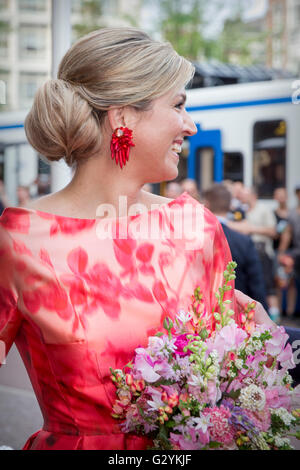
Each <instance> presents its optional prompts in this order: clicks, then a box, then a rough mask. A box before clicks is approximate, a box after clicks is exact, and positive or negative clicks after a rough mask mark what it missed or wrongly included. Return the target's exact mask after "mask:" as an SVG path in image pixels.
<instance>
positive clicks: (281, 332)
mask: <svg viewBox="0 0 300 470" xmlns="http://www.w3.org/2000/svg"><path fill="white" fill-rule="evenodd" d="M271 334H272V338H271V339H268V340H267V341H266V343H265V344H266V352H267V354H270V355H271V356H273V357H274V356H277V355H278V354H280V353H281V351H282V350H283V349H284V346H285V344H286V342H287V340H288V337H289V336H288V335H287V334H286V333H285V329H284V328H283V326H278V327H276V329H275V330H273V331H272V332H271Z"/></svg>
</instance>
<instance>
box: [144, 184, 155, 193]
mask: <svg viewBox="0 0 300 470" xmlns="http://www.w3.org/2000/svg"><path fill="white" fill-rule="evenodd" d="M143 190H144V191H147V192H148V193H152V191H153V188H152V184H150V183H146V184H144V186H143Z"/></svg>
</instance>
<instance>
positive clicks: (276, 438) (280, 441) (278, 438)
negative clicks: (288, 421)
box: [274, 434, 290, 447]
mask: <svg viewBox="0 0 300 470" xmlns="http://www.w3.org/2000/svg"><path fill="white" fill-rule="evenodd" d="M274 444H275V446H276V447H282V446H284V444H288V445H290V440H289V438H288V437H281V436H279V435H278V434H275V436H274Z"/></svg>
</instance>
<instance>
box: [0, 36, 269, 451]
mask: <svg viewBox="0 0 300 470" xmlns="http://www.w3.org/2000/svg"><path fill="white" fill-rule="evenodd" d="M193 71H194V70H193V66H192V65H191V64H190V63H189V62H188V61H187V60H185V59H184V58H182V57H180V56H178V54H177V53H176V52H175V51H174V50H173V49H172V48H171V46H170V45H169V44H161V43H159V42H156V41H153V40H151V39H150V38H149V37H148V36H147V35H146V34H145V33H143V32H141V31H138V30H136V29H103V30H99V31H95V32H93V33H91V34H90V35H88V36H86V37H84V38H82V39H81V40H79V41H78V42H77V43H76V44H74V45H73V46H72V47H71V49H70V50H69V51H68V52H67V53H66V55H65V56H64V58H63V59H62V62H61V64H60V68H59V72H58V79H57V80H50V81H49V82H47V83H46V84H45V85H44V86H42V87H41V89H40V90H39V91H38V92H37V95H36V97H35V101H34V104H33V107H32V109H31V111H30V113H29V115H28V117H27V119H26V123H25V129H26V134H27V137H28V140H29V142H30V143H31V144H32V146H33V147H34V148H35V149H36V150H38V151H39V152H40V153H41V154H42V155H45V156H46V157H47V158H48V160H49V161H56V160H59V159H60V158H65V161H66V162H67V164H68V165H70V166H71V167H72V168H73V170H74V176H73V179H72V181H71V182H70V183H69V184H68V185H67V186H66V187H65V188H64V189H62V190H61V191H58V192H57V193H55V194H51V195H48V196H45V197H43V198H41V199H39V200H37V201H35V202H33V203H32V204H31V206H30V207H26V208H8V209H6V211H5V213H4V214H3V216H2V218H1V224H0V227H1V232H0V241H1V261H2V263H1V272H0V284H1V290H0V295H1V297H0V298H1V304H2V305H1V311H0V315H1V317H0V320H1V322H0V339H1V340H2V341H4V342H5V343H6V351H7V352H8V350H9V347H10V345H11V343H12V342H13V341H15V342H16V344H17V347H18V349H19V351H20V354H21V356H22V358H23V360H24V363H25V365H26V368H27V370H28V373H29V376H30V378H31V382H32V385H33V388H34V390H35V392H36V395H37V398H38V400H39V403H40V406H41V409H42V413H43V415H44V419H45V424H44V426H43V429H42V430H40V431H38V432H37V433H36V434H35V435H34V436H32V437H31V438H30V439H29V440H28V442H27V443H26V445H25V447H24V449H145V448H146V447H147V444H148V441H147V439H145V438H141V437H135V436H132V435H127V434H126V435H125V434H122V433H121V432H120V428H119V426H118V423H117V422H116V421H115V420H114V419H113V418H112V417H111V406H112V400H113V397H114V386H113V384H112V382H111V380H110V372H109V368H110V367H112V368H116V367H119V368H121V367H123V366H124V365H125V364H126V363H127V362H128V361H129V360H130V359H131V358H132V357H133V353H134V350H135V348H136V347H137V346H139V345H142V344H146V341H147V337H148V336H149V335H150V334H153V333H155V331H157V330H158V329H161V328H162V322H163V319H164V317H165V316H166V315H169V316H170V315H174V314H176V313H177V310H178V309H179V308H187V307H188V305H189V303H190V299H191V294H192V292H193V289H194V288H195V287H196V286H197V285H200V286H201V288H202V289H203V293H204V307H205V312H206V313H205V312H204V316H205V320H206V323H207V325H208V327H210V328H213V318H212V315H211V313H210V312H211V311H212V309H213V308H215V307H217V306H216V298H215V296H214V292H215V291H216V290H217V289H218V287H219V286H220V285H221V284H222V281H223V271H224V269H225V266H226V264H227V262H228V260H229V259H230V253H229V249H228V246H227V243H226V241H225V237H224V235H223V232H222V230H221V229H220V225H219V224H218V222H217V220H216V219H215V217H214V216H213V215H212V214H211V213H210V212H209V211H207V210H205V209H204V208H203V206H201V204H199V203H198V202H197V201H195V200H194V199H193V198H191V197H190V196H189V195H188V194H186V193H184V194H182V195H181V196H179V197H178V198H177V199H175V200H170V199H166V198H163V197H160V196H155V195H153V194H151V193H148V192H146V191H143V190H142V189H141V188H142V187H143V185H144V184H146V183H153V182H161V181H165V180H172V179H174V178H176V176H177V171H178V170H177V165H178V158H179V157H178V153H180V150H181V144H182V142H183V139H184V137H185V136H190V135H193V134H194V133H195V132H196V127H195V125H194V123H193V121H192V120H191V118H190V117H189V115H188V114H187V113H186V111H185V108H184V103H185V91H184V87H185V85H186V84H187V83H188V82H189V81H190V79H191V78H192V76H193ZM120 201H121V204H119V202H120ZM136 204H138V206H137V205H136ZM153 205H155V207H153ZM133 209H135V211H133ZM106 212H108V214H107V213H106ZM134 212H140V213H138V214H135V213H134ZM183 213H184V224H183V225H182V224H180V223H181V222H182V220H183ZM195 214H196V216H197V222H199V221H200V222H199V223H200V225H199V227H200V228H199V229H198V232H197V233H196V234H195V233H192V229H191V227H192V224H193V222H195V220H194V219H195ZM105 215H106V217H104V216H105ZM107 215H108V216H109V217H107ZM201 224H202V225H201ZM145 228H146V229H147V230H145ZM153 229H154V230H153ZM156 229H159V232H157V230H156ZM180 229H181V231H180ZM182 229H184V230H183V233H181V232H182ZM141 231H142V232H143V233H142V236H139V234H140V235H141ZM157 233H158V235H157ZM190 235H192V236H190ZM232 292H233V291H231V292H229V294H228V295H229V297H230V296H231V298H232V300H234V297H233V293H232ZM245 300H247V298H244V297H243V296H242V299H241V301H242V302H244V301H245ZM258 314H259V312H258ZM261 315H262V316H263V318H264V315H265V312H264V310H261ZM236 320H237V321H239V318H238V314H237V315H236Z"/></svg>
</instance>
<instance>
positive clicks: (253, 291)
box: [202, 184, 268, 310]
mask: <svg viewBox="0 0 300 470" xmlns="http://www.w3.org/2000/svg"><path fill="white" fill-rule="evenodd" d="M202 196H203V203H204V205H206V207H207V208H208V209H209V210H210V211H211V212H213V213H214V214H215V215H216V216H217V218H218V219H219V221H220V223H221V225H222V228H223V231H224V233H225V236H226V238H227V241H228V244H229V247H230V251H231V255H232V259H233V260H234V261H236V263H237V268H236V280H235V287H236V289H238V290H240V291H242V292H244V293H245V294H247V295H249V297H251V298H252V299H254V300H257V301H258V302H260V303H261V304H262V305H263V306H264V308H265V309H266V310H268V307H267V302H266V292H265V284H264V278H263V272H262V266H261V263H260V260H259V257H258V254H257V251H256V249H255V246H254V243H253V241H252V240H251V238H250V237H248V236H247V235H243V234H241V233H238V232H236V231H234V230H232V229H230V228H229V226H228V218H227V217H228V213H229V212H230V208H231V197H232V196H231V193H230V191H229V190H228V189H227V188H226V187H225V186H224V185H223V184H214V185H213V186H212V187H211V188H209V189H208V190H206V191H204V192H203V195H202Z"/></svg>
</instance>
